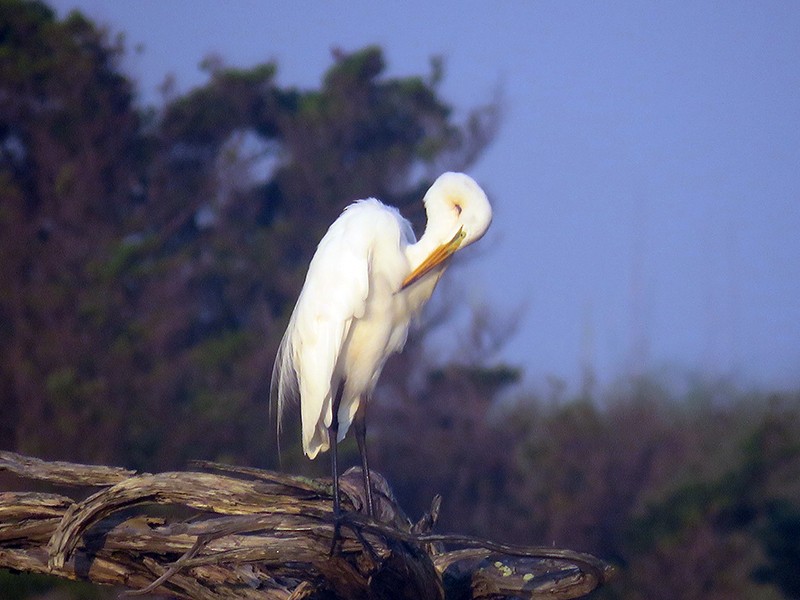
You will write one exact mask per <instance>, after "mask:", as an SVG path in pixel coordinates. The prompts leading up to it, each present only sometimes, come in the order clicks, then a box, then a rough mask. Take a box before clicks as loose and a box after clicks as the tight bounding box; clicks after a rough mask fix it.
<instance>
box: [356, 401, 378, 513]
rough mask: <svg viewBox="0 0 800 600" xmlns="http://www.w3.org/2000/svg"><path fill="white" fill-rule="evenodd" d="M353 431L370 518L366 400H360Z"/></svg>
mask: <svg viewBox="0 0 800 600" xmlns="http://www.w3.org/2000/svg"><path fill="white" fill-rule="evenodd" d="M353 430H354V431H355V434H356V441H357V442H358V453H359V454H360V455H361V474H362V476H363V477H364V492H366V494H367V513H368V514H369V516H370V517H374V516H375V505H374V503H373V501H372V477H371V476H370V472H369V461H368V460H367V399H366V398H361V402H360V404H359V406H358V410H357V411H356V417H355V419H354V420H353Z"/></svg>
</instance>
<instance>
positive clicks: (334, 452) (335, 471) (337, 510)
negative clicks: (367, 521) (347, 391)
mask: <svg viewBox="0 0 800 600" xmlns="http://www.w3.org/2000/svg"><path fill="white" fill-rule="evenodd" d="M343 390H344V383H342V384H340V385H339V389H338V390H337V391H336V397H335V398H334V399H333V418H332V419H331V426H330V427H329V428H328V439H329V440H330V444H331V477H332V478H333V516H334V517H335V518H336V520H337V522H338V520H339V517H340V516H341V514H342V508H341V506H340V505H339V404H340V403H341V401H342V391H343Z"/></svg>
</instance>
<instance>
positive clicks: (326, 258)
mask: <svg viewBox="0 0 800 600" xmlns="http://www.w3.org/2000/svg"><path fill="white" fill-rule="evenodd" d="M402 227H403V221H402V219H401V218H400V217H399V214H398V213H397V212H396V211H394V210H393V209H391V208H389V207H386V206H384V205H383V204H381V203H379V202H378V201H375V200H366V201H361V202H358V203H356V204H353V205H351V206H350V207H348V208H347V209H346V210H345V211H344V212H343V213H342V215H341V216H340V217H339V218H338V219H337V220H336V221H335V222H334V223H333V224H332V225H331V227H330V228H329V229H328V232H327V233H326V234H325V236H324V237H323V238H322V241H321V242H320V243H319V246H318V247H317V251H316V253H315V254H314V258H313V259H312V260H311V264H310V265H309V268H308V274H307V275H306V281H305V283H304V285H303V290H302V291H301V293H300V297H299V298H298V300H297V305H296V306H295V309H294V313H293V314H292V318H291V320H290V322H289V327H288V328H287V331H286V334H285V335H284V338H283V341H282V342H281V347H280V350H279V353H278V358H277V359H276V362H275V371H274V373H273V385H275V381H276V379H277V399H278V414H279V418H280V414H281V412H282V411H283V410H284V407H285V402H286V400H287V399H289V398H290V397H292V396H296V395H297V393H299V396H300V398H301V403H300V404H301V415H302V421H303V449H304V450H305V453H306V454H307V455H308V456H310V457H311V458H313V457H314V456H315V455H316V454H317V453H318V452H319V451H324V450H326V449H327V448H328V435H327V427H328V426H329V425H330V423H331V418H332V408H333V407H332V404H333V395H334V394H335V393H336V391H337V390H336V388H337V387H338V385H339V383H340V380H341V376H342V374H341V373H339V372H338V371H337V364H338V362H339V359H340V355H341V352H342V349H343V347H344V344H345V343H346V340H347V335H348V333H349V331H350V327H351V325H352V323H353V320H354V319H359V318H361V317H363V316H364V311H365V310H366V303H367V298H368V296H369V291H370V272H371V268H372V249H373V245H374V243H375V240H376V239H378V238H380V239H381V240H382V243H385V242H386V241H387V238H388V240H391V239H393V238H394V239H397V244H398V246H399V244H400V241H399V240H400V237H401V233H402Z"/></svg>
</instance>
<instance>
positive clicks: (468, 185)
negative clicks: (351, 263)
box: [403, 172, 492, 288]
mask: <svg viewBox="0 0 800 600" xmlns="http://www.w3.org/2000/svg"><path fill="white" fill-rule="evenodd" d="M424 202H425V212H426V213H427V215H428V224H427V226H426V228H425V237H428V236H430V237H431V239H433V240H435V241H436V242H437V243H438V245H437V246H436V248H435V249H434V250H433V252H431V254H430V255H428V257H427V258H425V260H424V261H422V263H421V264H420V265H418V266H417V267H416V268H415V269H414V270H413V271H412V272H411V273H410V274H409V275H408V277H406V279H405V281H403V287H404V288H405V287H407V286H409V285H411V284H412V283H414V282H415V281H417V280H418V279H420V278H421V277H422V276H423V275H425V274H426V273H428V272H430V271H431V270H432V269H433V268H434V267H436V266H438V265H440V264H441V263H443V262H444V261H445V260H447V259H448V258H449V257H450V256H452V255H453V254H454V253H455V252H456V251H457V250H460V249H461V248H466V247H467V246H469V245H470V244H471V243H473V242H476V241H477V240H479V239H481V238H482V237H483V234H484V233H486V230H487V229H488V228H489V225H490V224H491V222H492V207H491V205H490V204H489V199H488V198H487V197H486V194H485V193H484V191H483V190H482V189H481V187H480V186H479V185H478V184H477V183H476V182H475V180H474V179H472V177H470V176H469V175H465V174H464V173H451V172H448V173H443V174H442V175H440V176H439V177H438V178H437V179H436V181H434V182H433V185H432V186H431V187H430V189H429V190H428V191H427V193H426V194H425V198H424Z"/></svg>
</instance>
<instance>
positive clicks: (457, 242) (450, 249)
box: [400, 227, 467, 290]
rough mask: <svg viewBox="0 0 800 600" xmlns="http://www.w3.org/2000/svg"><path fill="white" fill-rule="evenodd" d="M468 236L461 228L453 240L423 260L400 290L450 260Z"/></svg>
mask: <svg viewBox="0 0 800 600" xmlns="http://www.w3.org/2000/svg"><path fill="white" fill-rule="evenodd" d="M466 235H467V234H466V233H464V228H463V227H461V228H460V229H459V230H458V233H457V234H455V236H453V239H452V240H450V241H449V242H447V243H445V244H442V245H441V246H439V247H438V248H436V250H434V251H433V252H431V253H430V255H428V257H427V258H426V259H425V260H423V261H422V262H421V263H420V264H419V266H418V267H417V268H416V269H414V270H413V271H411V273H409V274H408V277H406V278H405V279H404V280H403V285H402V287H401V288H400V289H401V290H404V289H406V288H407V287H408V286H410V285H411V284H413V283H414V282H416V281H417V280H419V279H420V278H422V277H424V276H425V275H426V274H427V273H430V272H431V271H432V270H433V269H434V268H436V267H437V266H438V265H440V264H442V263H443V262H444V261H446V260H447V259H448V258H450V257H451V256H452V255H453V253H455V251H456V250H458V248H459V247H460V246H461V242H463V241H464V238H465V237H466Z"/></svg>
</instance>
